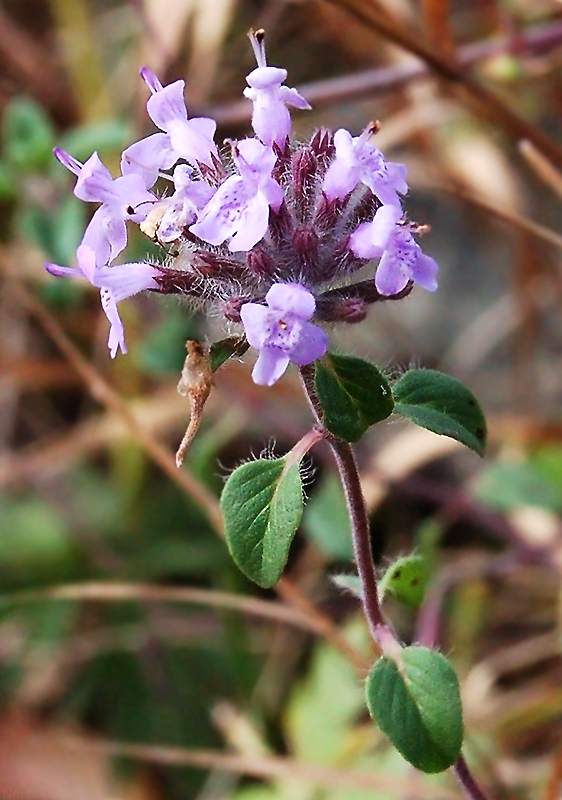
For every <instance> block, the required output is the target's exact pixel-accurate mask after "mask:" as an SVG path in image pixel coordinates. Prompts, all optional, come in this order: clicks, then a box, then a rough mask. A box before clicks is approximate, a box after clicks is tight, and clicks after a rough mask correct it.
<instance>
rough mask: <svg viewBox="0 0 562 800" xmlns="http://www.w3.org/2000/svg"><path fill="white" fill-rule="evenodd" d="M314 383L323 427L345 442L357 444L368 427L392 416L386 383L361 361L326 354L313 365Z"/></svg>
mask: <svg viewBox="0 0 562 800" xmlns="http://www.w3.org/2000/svg"><path fill="white" fill-rule="evenodd" d="M315 383H316V394H317V395H318V399H319V401H320V404H321V406H322V413H323V417H324V425H325V426H326V428H328V430H329V431H331V433H333V434H334V435H335V436H339V437H340V438H341V439H344V440H345V441H346V442H357V441H358V440H359V439H360V438H361V437H362V436H363V434H364V433H365V432H366V431H367V429H368V428H370V426H371V425H375V423H377V422H380V421H381V420H383V419H386V418H387V417H389V416H390V415H391V414H392V409H393V406H394V403H393V400H392V392H391V390H390V386H389V384H388V381H387V380H386V378H385V377H384V375H383V374H382V373H381V372H379V370H378V369H377V368H376V367H375V366H374V364H370V363H369V362H368V361H364V360H363V359H362V358H356V357H355V356H340V355H334V353H328V354H327V355H326V356H325V357H324V358H323V359H322V360H321V361H317V362H316V375H315Z"/></svg>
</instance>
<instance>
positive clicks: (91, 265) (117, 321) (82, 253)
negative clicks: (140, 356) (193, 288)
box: [45, 244, 160, 358]
mask: <svg viewBox="0 0 562 800" xmlns="http://www.w3.org/2000/svg"><path fill="white" fill-rule="evenodd" d="M76 257H77V259H78V267H77V268H73V267H61V266H59V265H58V264H51V263H49V262H48V263H46V264H45V268H46V270H47V272H50V273H51V275H55V276H57V277H65V278H86V280H88V281H89V282H90V283H91V284H92V286H95V287H96V288H98V289H99V290H100V298H101V304H102V307H103V310H104V311H105V314H106V316H107V318H108V320H109V322H110V323H111V327H110V329H109V339H108V342H107V345H108V347H109V350H110V352H111V357H112V358H115V356H116V354H117V350H118V349H119V348H121V351H122V352H123V353H126V352H127V347H126V345H125V331H124V328H123V323H122V321H121V317H120V316H119V312H118V310H117V303H119V302H120V301H121V300H126V299H127V298H128V297H132V296H133V295H135V294H138V292H142V291H144V290H146V289H158V288H159V284H158V283H157V282H156V280H155V278H156V277H157V276H158V275H159V274H160V273H159V271H158V270H157V269H156V267H153V266H151V265H150V264H145V263H137V264H119V265H118V266H115V267H109V266H101V267H100V266H98V265H97V263H96V253H95V252H94V251H93V250H92V249H91V248H90V247H88V246H87V245H84V244H82V245H80V247H79V248H78V250H77V251H76Z"/></svg>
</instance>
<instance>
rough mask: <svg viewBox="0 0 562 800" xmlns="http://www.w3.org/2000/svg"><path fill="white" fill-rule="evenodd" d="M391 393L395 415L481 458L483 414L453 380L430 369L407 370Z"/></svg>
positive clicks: (463, 386) (470, 396)
mask: <svg viewBox="0 0 562 800" xmlns="http://www.w3.org/2000/svg"><path fill="white" fill-rule="evenodd" d="M392 393H393V395H394V402H395V404H396V405H395V406H394V411H395V412H396V413H397V414H400V415H401V416H403V417H406V419H409V420H410V421H411V422H414V423H415V424H416V425H419V426H420V427H421V428H427V429H428V430H430V431H433V432H434V433H440V434H441V435H442V436H450V437H451V438H452V439H456V440H457V441H458V442H461V443H462V444H464V445H466V446H467V447H470V449H471V450H474V452H475V453H478V455H479V456H482V455H484V451H485V449H486V437H487V430H486V420H485V418H484V414H483V412H482V409H481V408H480V404H479V403H478V400H477V399H476V398H475V397H474V395H473V394H472V392H471V391H470V389H468V388H467V387H466V386H465V385H464V384H462V383H461V382H460V381H458V380H457V379H456V378H452V377H451V376H450V375H445V374H444V373H443V372H437V371H436V370H434V369H411V370H409V372H407V373H406V374H405V375H404V376H403V377H402V378H400V380H399V381H398V382H397V383H395V384H394V386H393V388H392Z"/></svg>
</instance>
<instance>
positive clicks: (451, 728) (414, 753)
mask: <svg viewBox="0 0 562 800" xmlns="http://www.w3.org/2000/svg"><path fill="white" fill-rule="evenodd" d="M398 659H399V661H400V663H399V664H398V663H397V662H396V661H394V660H391V659H389V658H387V657H384V658H381V659H380V660H379V661H377V663H376V664H375V666H374V667H373V669H372V670H371V672H370V674H369V677H368V678H367V687H366V691H367V706H368V708H369V712H370V714H371V716H372V718H373V720H374V721H375V722H376V724H377V725H378V726H379V728H380V729H381V730H382V731H383V732H384V733H385V734H386V735H387V736H388V738H389V739H390V741H391V742H392V744H393V745H394V746H395V747H396V749H397V750H398V752H399V753H401V755H402V756H403V757H404V758H405V759H406V761H408V762H409V763H410V764H412V766H414V767H416V769H419V770H421V771H422V772H442V771H443V770H445V769H447V768H448V767H450V766H451V765H452V764H454V762H455V761H456V760H457V758H458V757H459V755H460V751H461V747H462V741H463V723H462V706H461V699H460V692H459V684H458V680H457V676H456V674H455V671H454V669H453V668H452V667H451V665H450V664H449V662H448V661H447V659H446V658H445V657H444V656H442V655H441V653H437V652H436V651H435V650H430V649H429V648H427V647H419V646H412V647H405V648H404V649H403V650H401V652H400V654H399V656H398Z"/></svg>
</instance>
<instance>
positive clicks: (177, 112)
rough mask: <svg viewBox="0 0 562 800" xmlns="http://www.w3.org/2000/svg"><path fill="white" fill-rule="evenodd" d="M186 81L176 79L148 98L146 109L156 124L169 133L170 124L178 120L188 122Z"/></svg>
mask: <svg viewBox="0 0 562 800" xmlns="http://www.w3.org/2000/svg"><path fill="white" fill-rule="evenodd" d="M184 90H185V81H175V82H174V83H170V84H168V86H163V87H162V89H158V90H157V91H156V92H155V93H154V94H153V95H152V96H151V97H149V98H148V102H147V104H146V110H147V111H148V115H149V117H150V119H151V120H152V121H153V122H154V124H155V125H156V126H157V127H158V128H160V129H161V130H163V131H166V133H168V126H169V125H170V123H171V122H174V121H176V120H184V121H185V122H187V108H186V107H185V98H184V94H183V93H184Z"/></svg>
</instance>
